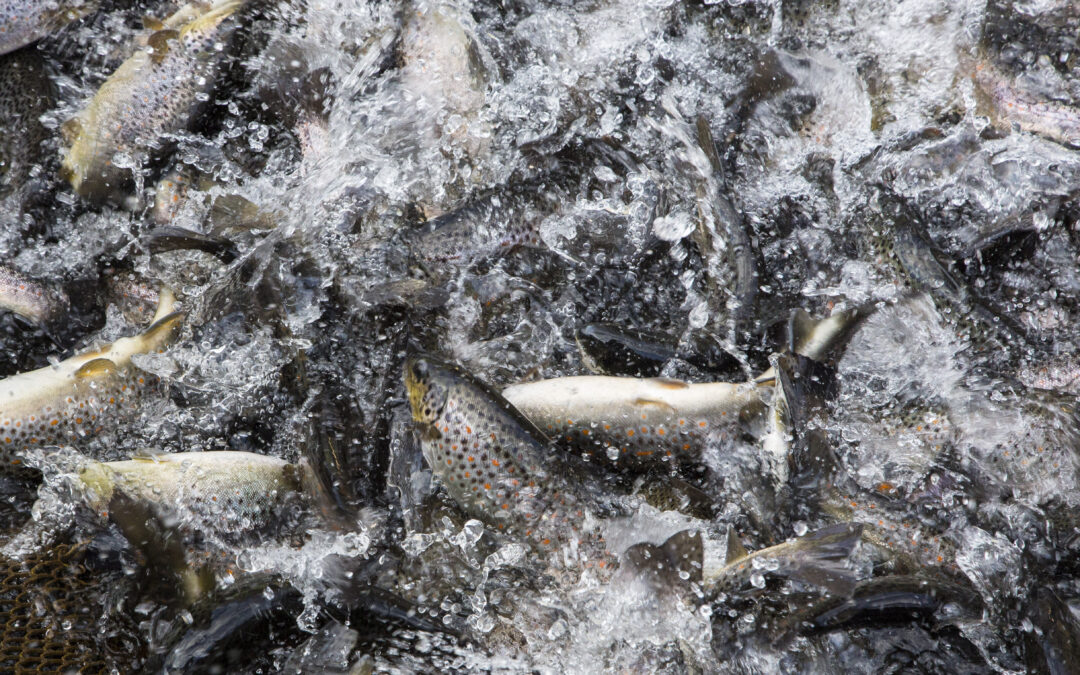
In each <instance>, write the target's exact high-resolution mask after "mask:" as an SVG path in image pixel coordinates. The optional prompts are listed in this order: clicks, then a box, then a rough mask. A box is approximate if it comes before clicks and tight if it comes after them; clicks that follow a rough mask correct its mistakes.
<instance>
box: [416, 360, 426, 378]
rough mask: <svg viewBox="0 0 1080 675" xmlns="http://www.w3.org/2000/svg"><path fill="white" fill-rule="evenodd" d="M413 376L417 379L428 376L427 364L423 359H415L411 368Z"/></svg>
mask: <svg viewBox="0 0 1080 675" xmlns="http://www.w3.org/2000/svg"><path fill="white" fill-rule="evenodd" d="M412 370H413V374H414V375H416V377H418V378H426V377H427V376H428V362H427V360H425V359H417V360H416V361H414V362H413V366H412Z"/></svg>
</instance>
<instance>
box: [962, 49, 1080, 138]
mask: <svg viewBox="0 0 1080 675" xmlns="http://www.w3.org/2000/svg"><path fill="white" fill-rule="evenodd" d="M960 64H961V67H962V68H964V69H965V70H966V71H968V72H969V74H970V76H971V79H972V81H973V82H974V83H975V94H976V100H977V104H978V112H979V113H981V114H983V115H986V116H988V117H989V118H990V120H991V122H993V123H994V125H995V126H998V127H1002V128H1005V129H1008V128H1010V127H1012V125H1014V124H1015V125H1016V126H1017V127H1019V128H1020V129H1021V130H1022V131H1027V132H1030V133H1034V134H1038V135H1040V136H1044V137H1046V138H1049V139H1050V140H1053V141H1057V142H1058V143H1061V144H1063V145H1068V146H1070V147H1080V107H1077V106H1075V105H1068V104H1066V103H1063V102H1061V101H1055V100H1053V99H1049V98H1046V97H1045V96H1040V95H1039V94H1037V93H1036V92H1034V91H1032V90H1031V89H1030V88H1026V87H1024V86H1023V85H1021V84H1019V83H1018V82H1017V81H1016V78H1013V77H1010V76H1008V75H1007V74H1005V73H1004V72H1002V71H1001V70H1000V69H998V68H996V67H995V66H994V65H993V64H991V63H990V62H989V61H987V60H985V59H978V60H973V59H968V58H962V59H961V60H960Z"/></svg>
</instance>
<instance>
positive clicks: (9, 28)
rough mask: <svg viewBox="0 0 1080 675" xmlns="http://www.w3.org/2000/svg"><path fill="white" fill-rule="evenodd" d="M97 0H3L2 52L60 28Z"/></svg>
mask: <svg viewBox="0 0 1080 675" xmlns="http://www.w3.org/2000/svg"><path fill="white" fill-rule="evenodd" d="M97 4H98V3H97V2H96V1H95V0H54V1H53V2H47V1H46V0H0V54H7V53H8V52H11V51H15V50H16V49H18V48H19V47H24V46H26V45H28V44H30V43H32V42H37V41H38V40H40V39H41V38H43V37H45V36H46V35H49V34H50V33H53V32H55V31H57V30H60V29H61V28H63V27H64V26H66V25H67V24H69V23H71V22H72V21H74V20H75V19H78V18H79V17H82V16H85V15H86V14H88V13H90V12H91V11H93V10H94V9H95V8H96V7H97Z"/></svg>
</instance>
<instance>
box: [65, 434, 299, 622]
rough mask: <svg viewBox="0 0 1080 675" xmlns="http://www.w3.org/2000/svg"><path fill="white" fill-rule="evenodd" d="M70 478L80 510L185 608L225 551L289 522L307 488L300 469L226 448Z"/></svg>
mask: <svg viewBox="0 0 1080 675" xmlns="http://www.w3.org/2000/svg"><path fill="white" fill-rule="evenodd" d="M78 479H79V482H80V483H81V484H82V486H84V487H85V488H86V490H87V505H88V506H89V507H90V508H91V509H92V510H93V511H94V512H96V513H97V514H99V515H100V516H102V517H108V518H109V519H110V520H111V521H112V522H114V523H116V525H117V526H118V527H119V528H120V530H121V531H122V532H123V533H124V536H125V537H127V539H128V540H129V541H130V542H131V543H132V545H134V546H136V547H138V548H140V549H141V550H142V551H143V552H144V553H145V555H146V556H147V558H148V560H149V562H150V564H151V565H152V566H154V567H156V568H157V569H158V570H159V571H160V572H162V573H165V574H172V575H174V576H175V578H176V580H177V582H178V585H179V587H180V592H181V594H182V596H183V598H184V599H185V601H186V602H188V603H192V602H194V601H196V600H198V599H199V598H201V597H203V596H205V595H206V593H208V592H209V591H210V590H212V589H213V588H214V586H215V582H214V580H213V571H214V569H215V564H216V563H220V562H222V561H223V560H227V559H229V558H230V557H231V556H234V555H235V553H228V552H227V551H226V550H224V549H225V548H226V547H232V546H238V545H242V544H243V543H244V541H245V540H247V539H248V538H250V537H252V536H256V535H264V534H266V532H267V531H268V530H270V529H276V530H287V529H288V528H289V526H291V525H293V524H294V522H295V519H294V518H290V515H291V514H290V510H292V509H293V507H294V506H296V507H299V508H297V509H296V511H302V510H303V509H302V507H303V505H304V502H305V497H307V496H308V494H307V493H306V491H305V490H306V488H307V486H308V485H311V481H310V478H308V477H307V472H306V467H304V466H303V465H294V464H290V463H289V462H286V461H285V460H282V459H279V458H277V457H268V456H265V455H259V454H255V453H250V452H235V451H229V450H222V451H214V452H184V453H176V454H160V455H155V456H150V457H140V458H136V459H130V460H124V461H118V462H93V463H91V464H90V465H89V466H87V467H85V468H83V469H82V470H81V471H80V472H79V474H78Z"/></svg>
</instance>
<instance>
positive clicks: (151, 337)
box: [139, 312, 187, 345]
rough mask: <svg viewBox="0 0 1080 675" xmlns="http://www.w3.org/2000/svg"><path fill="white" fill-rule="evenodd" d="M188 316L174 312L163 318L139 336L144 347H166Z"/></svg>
mask: <svg viewBox="0 0 1080 675" xmlns="http://www.w3.org/2000/svg"><path fill="white" fill-rule="evenodd" d="M186 316H187V314H186V313H185V312H173V313H172V314H167V315H165V316H163V317H161V318H160V319H158V320H157V321H155V322H154V323H152V324H151V325H150V327H149V328H147V329H146V331H145V332H143V334H142V335H140V336H139V340H140V341H141V342H142V344H144V345H164V344H165V343H167V342H168V341H169V340H170V339H171V338H172V334H173V332H174V331H175V330H176V329H177V328H178V327H179V326H180V323H181V322H182V321H183V320H184V317H186Z"/></svg>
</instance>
